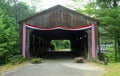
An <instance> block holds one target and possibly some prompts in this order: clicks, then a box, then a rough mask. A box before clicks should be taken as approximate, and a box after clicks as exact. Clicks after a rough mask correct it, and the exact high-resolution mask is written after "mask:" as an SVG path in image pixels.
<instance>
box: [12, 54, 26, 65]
mask: <svg viewBox="0 0 120 76" xmlns="http://www.w3.org/2000/svg"><path fill="white" fill-rule="evenodd" d="M25 60H26V59H25V58H24V57H23V56H22V55H16V56H14V57H13V58H12V60H11V64H13V65H14V64H20V63H22V62H24V61H25Z"/></svg>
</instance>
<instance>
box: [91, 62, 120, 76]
mask: <svg viewBox="0 0 120 76" xmlns="http://www.w3.org/2000/svg"><path fill="white" fill-rule="evenodd" d="M93 64H95V65H97V66H100V67H102V68H104V69H105V73H103V74H102V75H101V76H120V62H119V63H109V64H108V65H103V64H98V63H93Z"/></svg>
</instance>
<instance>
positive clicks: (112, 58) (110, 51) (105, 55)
mask: <svg viewBox="0 0 120 76" xmlns="http://www.w3.org/2000/svg"><path fill="white" fill-rule="evenodd" d="M106 50H108V52H103V53H100V60H101V61H104V58H107V59H108V62H115V55H114V53H115V52H114V48H113V47H108V48H107V49H106Z"/></svg>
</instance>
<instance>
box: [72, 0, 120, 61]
mask: <svg viewBox="0 0 120 76" xmlns="http://www.w3.org/2000/svg"><path fill="white" fill-rule="evenodd" d="M73 1H74V0H73ZM74 2H75V3H76V2H80V0H75V1H74ZM73 7H74V6H73ZM83 7H84V8H82V9H81V8H76V11H78V12H82V13H85V14H86V15H89V16H91V17H94V18H96V19H98V21H99V23H100V24H99V26H98V27H99V31H100V41H101V43H104V44H108V43H112V44H114V45H115V59H117V57H118V54H119V51H120V48H119V47H120V0H93V1H91V2H89V3H88V4H87V5H84V6H83ZM113 41H115V42H113ZM119 57H120V54H119Z"/></svg>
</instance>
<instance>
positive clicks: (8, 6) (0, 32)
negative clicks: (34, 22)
mask: <svg viewBox="0 0 120 76" xmlns="http://www.w3.org/2000/svg"><path fill="white" fill-rule="evenodd" d="M16 9H17V11H16V12H15V10H16ZM34 13H35V12H34V10H33V9H31V8H29V6H27V5H26V4H25V3H23V2H19V1H17V3H16V5H14V4H13V3H12V0H0V64H6V63H8V62H10V61H11V58H12V57H13V56H15V55H18V54H20V42H19V41H20V36H19V33H20V30H19V29H20V28H19V26H18V24H17V23H16V21H17V20H16V18H19V20H21V19H23V18H26V17H28V16H30V15H32V14H34Z"/></svg>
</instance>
